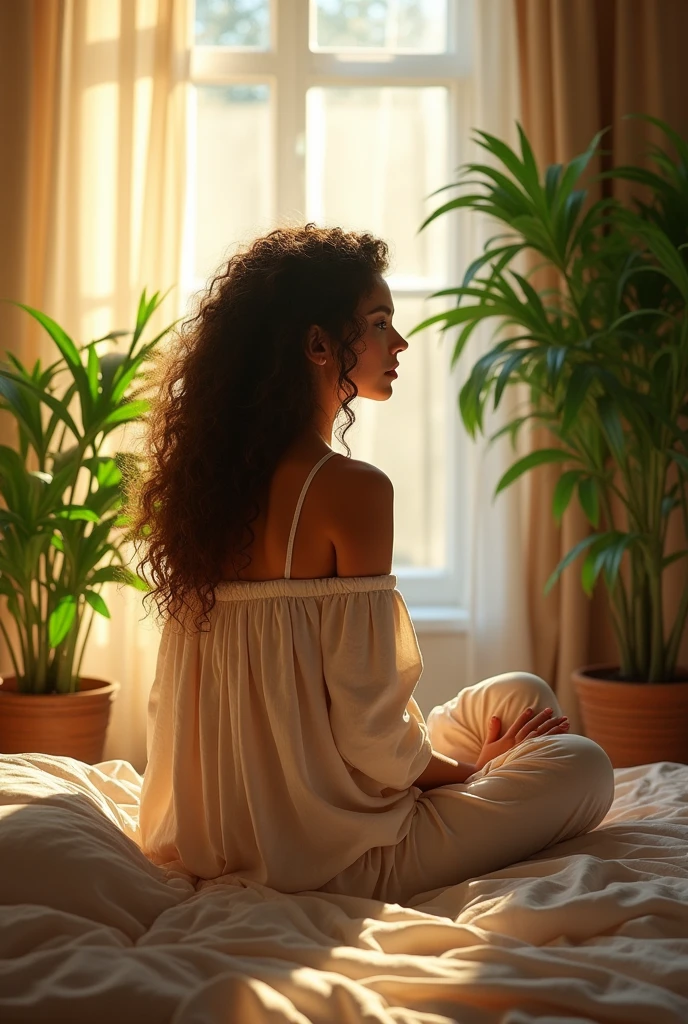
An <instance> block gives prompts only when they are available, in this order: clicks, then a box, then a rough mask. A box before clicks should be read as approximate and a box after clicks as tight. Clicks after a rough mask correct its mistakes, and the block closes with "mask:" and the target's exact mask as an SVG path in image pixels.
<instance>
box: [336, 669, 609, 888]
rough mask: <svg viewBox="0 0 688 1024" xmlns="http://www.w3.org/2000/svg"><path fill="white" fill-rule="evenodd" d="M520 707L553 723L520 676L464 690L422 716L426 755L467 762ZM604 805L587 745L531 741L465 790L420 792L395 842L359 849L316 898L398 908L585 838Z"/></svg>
mask: <svg viewBox="0 0 688 1024" xmlns="http://www.w3.org/2000/svg"><path fill="white" fill-rule="evenodd" d="M526 707H532V708H533V710H534V712H535V713H536V714H537V712H538V711H542V710H544V709H545V708H546V707H549V708H552V710H553V716H552V717H556V716H558V715H561V714H562V711H561V708H560V706H559V703H558V702H557V699H556V697H555V695H554V693H553V691H552V690H551V689H550V687H549V686H548V685H547V683H546V682H545V681H544V680H543V679H540V678H539V677H538V676H535V675H531V674H530V673H528V672H507V673H505V674H504V675H499V676H493V677H492V678H490V679H484V680H483V681H482V682H480V683H476V684H475V685H474V686H468V687H466V688H465V689H463V690H461V691H460V692H459V694H458V695H457V696H456V697H454V698H453V700H449V701H447V703H446V704H441V705H439V706H438V707H436V708H433V710H432V711H431V712H430V714H429V715H428V719H427V722H428V729H429V732H430V737H431V740H432V745H433V748H434V749H435V750H436V751H438V752H439V753H442V754H447V755H449V756H450V757H454V758H456V759H457V760H459V761H467V762H469V763H474V762H475V761H476V760H477V757H478V754H479V752H480V750H481V748H482V745H483V743H484V741H485V736H486V732H487V725H488V722H489V720H490V718H491V716H492V715H497V716H498V717H499V718H501V720H502V730H505V729H507V728H508V727H509V726H510V725H511V724H512V723H513V722H514V721H515V720H516V718H517V717H518V715H519V714H520V713H521V712H522V711H524V710H525V709H526ZM613 796H614V772H613V769H612V765H611V762H610V760H609V758H608V757H607V755H606V753H605V752H604V750H603V749H602V747H600V746H599V745H598V744H597V743H595V742H593V741H592V740H590V739H587V738H586V737H584V736H577V735H567V734H563V733H556V734H552V735H551V736H547V735H545V736H537V737H534V738H533V739H529V740H525V741H523V742H522V743H520V744H518V745H517V746H516V747H514V748H512V749H511V750H510V751H508V752H507V753H506V754H502V755H501V756H500V757H497V758H494V759H493V760H492V761H490V762H489V763H488V764H487V765H485V767H484V768H483V769H482V770H481V771H480V772H477V773H476V774H475V775H472V776H471V777H470V779H469V780H468V781H467V782H465V783H462V784H460V785H451V786H440V787H439V788H437V789H432V790H426V791H425V792H423V793H421V795H420V796H419V798H418V801H417V803H416V808H415V813H414V816H413V818H412V821H411V827H410V829H409V832H408V834H407V835H406V837H405V838H404V839H402V840H401V841H400V842H398V843H397V844H395V845H394V846H379V847H375V848H373V849H371V850H368V851H367V852H366V853H365V854H363V856H361V857H359V858H358V860H356V861H354V863H353V864H351V865H350V866H349V867H348V868H346V869H345V870H344V871H341V872H340V873H339V874H338V875H336V876H335V877H334V878H333V879H331V880H330V881H329V882H328V883H327V884H326V885H324V886H322V890H323V891H325V892H339V893H347V894H349V895H354V896H365V897H371V898H374V899H380V900H385V901H386V902H390V903H402V904H403V903H405V902H407V901H408V900H409V899H411V898H412V897H413V896H416V895H417V894H419V893H422V892H428V891H430V890H432V889H436V888H439V887H441V886H449V885H456V884H458V883H459V882H463V881H465V880H466V879H468V878H474V877H475V876H477V875H483V874H487V873H488V872H490V871H496V870H498V869H499V868H503V867H506V866H507V865H509V864H513V863H515V862H517V861H520V860H525V859H526V858H527V857H529V856H531V855H532V854H534V853H537V852H539V851H540V850H544V849H546V848H547V847H549V846H552V845H553V844H554V843H558V842H561V841H563V840H565V839H571V838H573V837H574V836H578V835H582V834H583V833H585V832H589V831H591V829H594V828H595V826H596V825H598V824H599V823H600V821H602V819H603V818H604V816H605V815H606V813H607V811H608V810H609V807H610V806H611V802H612V799H613Z"/></svg>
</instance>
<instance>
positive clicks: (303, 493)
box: [284, 451, 337, 580]
mask: <svg viewBox="0 0 688 1024" xmlns="http://www.w3.org/2000/svg"><path fill="white" fill-rule="evenodd" d="M336 454H337V453H336V452H335V451H330V452H327V454H326V455H323V457H322V459H321V460H320V462H316V464H315V465H314V466H313V469H312V470H311V471H310V473H309V474H308V476H307V477H306V482H305V484H304V485H303V487H302V488H301V494H300V495H299V500H298V502H297V503H296V511H295V512H294V518H293V520H292V523H291V533H290V534H289V543H288V544H287V564H286V566H285V568H284V578H285V580H288V579H290V578H291V555H292V550H293V548H294V537H295V536H296V527H297V526H298V525H299V516H300V514H301V506H302V505H303V499H304V498H305V497H306V491H307V490H308V487H309V485H310V482H311V480H312V479H313V477H314V476H315V474H316V473H317V472H318V470H319V469H320V467H321V466H322V464H323V462H327V460H328V459H329V458H330V457H331V456H332V455H336Z"/></svg>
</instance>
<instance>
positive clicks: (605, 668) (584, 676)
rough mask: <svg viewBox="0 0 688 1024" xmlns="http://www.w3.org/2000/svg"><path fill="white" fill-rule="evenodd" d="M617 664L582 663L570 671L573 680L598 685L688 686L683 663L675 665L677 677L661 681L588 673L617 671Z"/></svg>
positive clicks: (686, 668)
mask: <svg viewBox="0 0 688 1024" xmlns="http://www.w3.org/2000/svg"><path fill="white" fill-rule="evenodd" d="M618 671H619V666H618V665H611V664H609V662H602V663H601V664H595V665H584V666H583V667H582V668H576V669H574V670H573V672H572V677H573V679H574V681H575V682H581V683H583V684H585V683H592V684H599V685H600V686H651V687H652V689H653V690H656V689H657V687H660V686H661V687H666V688H669V687H671V688H672V689H675V688H676V687H677V686H688V667H686V666H685V665H677V666H676V671H677V674H678V677H679V678H677V679H674V680H672V681H671V682H667V681H666V680H663V681H662V682H661V683H649V682H648V681H647V679H605V678H599V677H595V676H593V675H590V674H589V673H591V672H610V673H612V672H618Z"/></svg>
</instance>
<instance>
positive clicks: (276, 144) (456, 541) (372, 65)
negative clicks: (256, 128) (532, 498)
mask: <svg viewBox="0 0 688 1024" xmlns="http://www.w3.org/2000/svg"><path fill="white" fill-rule="evenodd" d="M269 2H270V43H269V48H268V49H266V50H262V49H258V48H249V47H241V48H236V47H225V46H195V45H194V43H193V38H194V30H193V16H194V7H195V4H194V0H189V21H190V24H189V38H190V40H191V53H190V61H189V76H188V77H189V83H190V85H192V86H197V85H238V84H263V85H268V87H269V89H270V124H271V138H272V157H273V159H272V166H271V169H270V173H271V181H270V187H271V200H272V202H271V205H272V210H273V219H274V221H275V223H283V222H284V221H285V220H289V219H295V218H296V219H299V220H302V219H303V217H304V211H305V210H306V95H307V92H308V90H309V89H310V88H313V87H315V86H325V87H327V86H347V85H348V86H358V87H366V86H371V87H379V86H382V85H384V86H398V87H404V86H406V87H409V86H411V87H413V86H416V87H418V86H441V87H444V88H446V89H447V98H448V102H447V115H448V120H449V125H448V127H449V131H448V137H447V151H448V164H449V166H448V167H447V174H446V180H447V181H449V180H451V175H452V169H453V168H456V167H457V166H459V164H461V163H462V162H463V161H464V160H465V159H466V153H465V152H464V146H465V140H464V139H463V138H462V137H461V132H460V130H459V126H460V125H461V124H467V123H468V120H467V117H468V115H469V110H470V104H471V86H472V33H471V32H465V33H463V34H462V33H460V32H459V26H460V25H465V24H466V23H467V22H466V18H468V19H469V20H468V24H470V18H471V14H472V0H447V8H448V11H447V13H448V29H447V51H446V52H445V53H442V54H409V53H406V52H403V53H399V54H389V53H386V52H381V51H375V50H362V49H361V50H353V49H352V50H341V51H336V52H335V51H330V50H316V51H313V50H311V49H310V40H309V17H310V11H311V9H312V8H314V7H315V3H316V0H289V3H288V5H287V4H285V3H284V0H282V3H281V4H278V2H277V0H269ZM287 7H288V14H287ZM462 14H463V20H462ZM189 107H190V109H189V151H188V153H187V158H188V161H187V162H188V166H189V169H190V172H191V173H190V175H189V178H190V180H189V186H188V191H187V196H188V202H187V215H186V220H185V236H186V242H185V246H184V250H185V259H184V265H183V268H182V285H183V289H184V293H185V295H187V296H189V295H191V294H193V293H195V292H197V291H198V290H199V289H202V288H203V287H204V285H205V282H204V281H199V280H198V279H196V278H195V277H194V274H193V245H192V244H189V243H190V241H191V239H192V238H193V230H194V220H195V211H194V209H193V196H194V194H195V187H194V186H195V182H194V174H193V164H194V160H193V152H192V150H193V145H194V138H195V107H194V103H193V101H191V102H190V105H189ZM278 167H279V175H278V174H277V173H276V172H277V168H278ZM450 216H451V218H452V221H453V224H452V226H451V227H450V230H449V252H448V266H447V280H446V281H431V280H428V279H425V280H423V279H420V278H417V279H408V278H404V279H402V278H396V279H395V276H394V275H390V276H389V277H388V278H387V281H388V283H389V286H390V289H391V290H392V292H393V294H394V295H396V296H398V297H399V298H403V297H409V296H411V297H427V296H429V295H430V294H431V293H432V292H434V291H438V290H439V289H441V288H445V287H450V286H451V282H454V281H456V280H457V279H458V275H459V268H460V267H462V266H466V262H467V259H466V257H467V255H468V254H467V253H465V252H462V251H461V250H462V244H465V243H463V242H462V234H463V233H462V232H460V231H458V230H457V229H456V228H457V225H458V223H459V222H460V221H459V217H458V216H457V215H456V214H451V215H450ZM450 341H451V339H450V337H449V336H445V339H444V340H443V341H442V342H441V345H442V347H443V349H444V350H445V352H446V365H447V374H446V388H447V393H446V396H445V398H446V401H447V408H448V411H449V418H450V421H451V424H452V425H451V426H450V427H449V429H448V438H447V442H448V444H447V449H448V451H447V469H448V474H449V476H448V486H447V522H448V530H447V540H448V553H447V569H439V570H433V569H428V568H423V569H414V568H408V567H401V566H399V567H393V569H392V572H394V573H395V574H396V575H397V577H398V583H399V589H400V590H401V591H402V592H403V594H404V597H405V599H406V601H407V603H408V604H409V606H411V607H412V610H413V609H417V610H418V622H419V625H420V624H421V623H422V624H423V626H425V627H426V628H433V629H437V630H438V631H442V632H444V631H455V630H461V631H462V630H463V629H465V628H466V625H467V620H468V615H467V612H466V609H467V607H468V604H469V584H470V571H471V570H470V562H471V559H470V551H469V545H468V542H467V538H468V529H469V521H468V508H469V500H470V496H469V494H468V493H467V490H466V488H465V486H463V487H462V486H461V485H462V484H464V485H465V483H466V478H467V477H468V474H467V473H466V474H462V473H461V469H462V467H467V466H468V460H469V458H470V455H469V451H468V446H467V443H466V437H465V432H464V431H463V430H462V429H461V423H460V417H459V416H458V413H457V411H456V404H457V395H458V389H459V386H460V382H459V379H458V377H457V372H456V369H454V370H451V369H450V366H449V351H448V350H449V345H450ZM438 344H440V343H439V342H438ZM462 477H463V479H462ZM462 566H463V571H461V567H462Z"/></svg>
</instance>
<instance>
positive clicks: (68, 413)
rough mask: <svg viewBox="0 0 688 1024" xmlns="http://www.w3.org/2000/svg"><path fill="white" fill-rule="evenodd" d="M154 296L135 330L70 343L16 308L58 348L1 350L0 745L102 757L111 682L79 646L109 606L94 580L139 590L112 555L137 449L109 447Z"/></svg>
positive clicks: (131, 393) (134, 374)
mask: <svg viewBox="0 0 688 1024" xmlns="http://www.w3.org/2000/svg"><path fill="white" fill-rule="evenodd" d="M161 302H162V298H160V297H159V293H157V292H156V294H155V295H153V296H152V297H151V298H150V299H148V298H147V297H146V292H145V290H144V292H143V294H142V296H141V299H140V302H139V307H138V313H137V317H136V325H135V327H134V330H133V332H130V331H114V332H112V333H110V334H107V335H106V336H105V337H103V338H99V339H97V340H96V341H91V342H90V343H89V344H87V345H84V346H83V347H82V348H81V349H79V348H77V346H76V345H75V344H74V342H73V341H72V339H71V338H70V337H69V336H68V335H67V334H66V333H65V331H64V330H63V329H62V328H61V327H60V326H58V324H56V323H55V321H54V320H51V319H50V317H48V316H46V315H45V314H44V313H41V312H39V311H38V310H35V309H32V308H31V307H29V306H23V307H22V308H24V309H25V310H26V311H27V312H28V313H30V314H31V316H33V317H34V318H35V319H36V320H37V321H38V322H39V323H40V324H41V325H42V326H43V327H44V328H45V329H46V331H47V332H48V334H49V335H50V337H51V339H52V341H53V342H54V343H55V346H56V348H57V350H58V358H57V359H56V361H55V362H53V363H51V364H50V365H49V366H46V367H45V368H43V367H42V366H41V363H40V361H37V362H36V364H35V365H34V367H33V368H32V369H28V368H27V367H25V366H24V365H23V364H22V363H21V362H20V361H19V359H17V358H16V357H15V356H14V355H12V354H11V353H7V362H6V363H5V364H3V365H0V409H3V410H4V411H5V413H8V414H9V415H10V416H11V417H12V419H13V421H14V423H15V424H16V427H17V437H18V444H17V447H16V448H14V447H9V446H7V445H0V496H1V497H2V503H3V505H4V507H2V508H0V597H2V598H4V602H3V603H4V605H5V607H6V609H7V612H8V613H9V619H7V618H5V617H3V618H0V630H1V631H2V634H3V637H4V639H5V641H6V644H7V648H8V652H9V657H10V659H11V663H12V667H13V670H14V674H13V675H10V676H5V678H4V679H3V680H2V685H0V751H1V752H3V753H24V752H29V751H40V752H42V753H52V754H64V755H69V756H72V757H75V758H78V759H79V760H82V761H85V762H88V763H95V762H97V761H100V760H102V752H103V745H104V742H105V734H106V731H107V726H108V720H109V714H110V704H111V701H112V700H113V699H114V697H115V696H116V693H117V691H118V689H119V683H118V682H116V681H110V680H101V679H93V678H83V677H82V676H81V675H80V668H81V663H82V658H83V654H84V649H85V646H86V643H87V640H88V636H89V631H90V628H91V624H92V621H93V617H94V615H104V616H106V617H109V615H110V613H109V610H108V607H107V604H106V603H105V600H104V599H103V596H102V594H101V590H102V588H103V585H104V584H105V583H110V582H119V583H122V584H127V585H131V586H134V587H136V588H138V589H142V590H145V589H147V586H146V583H145V582H144V581H143V580H141V579H140V578H139V577H138V576H137V575H135V574H134V573H133V572H131V571H130V570H129V569H128V568H127V567H126V564H125V558H124V557H123V551H124V546H125V545H126V544H127V542H128V541H129V540H131V537H130V534H129V531H128V529H127V526H128V520H127V517H126V515H124V514H123V509H122V503H123V500H124V492H125V487H126V485H127V483H128V481H129V480H130V479H131V476H132V474H136V472H137V471H138V463H139V460H138V457H137V456H135V455H134V454H133V453H131V452H126V451H115V452H112V451H110V450H108V449H109V448H111V447H112V443H111V442H112V440H113V439H112V438H111V434H112V432H113V431H115V430H117V429H118V428H119V427H121V426H122V424H125V423H131V422H136V421H139V420H141V419H142V418H143V417H144V416H145V413H146V411H147V410H148V407H149V402H148V400H147V399H146V398H145V397H144V393H145V391H146V387H147V384H146V381H147V377H148V373H147V364H148V362H149V360H150V358H151V357H152V355H153V353H154V350H155V348H156V346H157V345H158V344H159V343H160V341H161V340H162V339H163V337H164V336H165V335H166V334H167V332H168V330H169V327H168V328H166V329H165V330H164V331H162V332H161V333H160V334H158V335H157V337H155V338H153V340H152V341H148V342H144V341H143V332H144V329H145V327H146V324H147V323H148V321H149V319H150V317H151V315H152V314H153V312H154V311H155V309H156V308H157V307H158V306H159V305H160V303H161ZM19 305H20V304H19ZM128 335H131V340H130V342H129V344H128V347H127V348H126V350H125V351H116V348H113V343H114V346H116V345H117V344H118V343H119V339H121V338H122V337H124V336H128ZM104 348H107V349H109V351H103V349H104ZM3 611H4V609H3ZM3 619H4V620H3ZM8 627H9V628H8ZM11 633H14V634H15V635H14V636H12V635H11Z"/></svg>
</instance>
